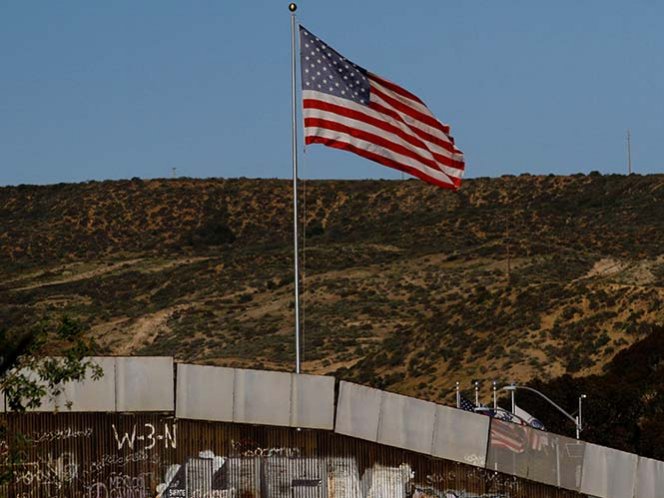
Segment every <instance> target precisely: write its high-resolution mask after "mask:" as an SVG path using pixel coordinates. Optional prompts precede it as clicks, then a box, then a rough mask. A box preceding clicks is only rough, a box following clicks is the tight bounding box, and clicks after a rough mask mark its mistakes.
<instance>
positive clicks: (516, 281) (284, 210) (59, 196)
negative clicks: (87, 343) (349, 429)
mask: <svg viewBox="0 0 664 498" xmlns="http://www.w3.org/2000/svg"><path fill="white" fill-rule="evenodd" d="M289 189H290V185H289V182H287V181H280V180H248V179H236V180H220V179H210V180H193V179H173V180H151V181H142V180H139V179H134V180H131V181H114V182H88V183H84V184H59V185H50V186H43V187H42V186H25V185H21V186H17V187H4V188H0V271H1V272H2V273H1V275H2V279H1V283H0V318H1V322H0V324H1V326H2V327H3V328H4V329H5V330H20V329H23V328H26V327H29V326H31V324H33V323H35V322H36V321H37V320H39V319H40V318H41V317H46V316H52V315H53V314H61V313H68V314H70V315H73V316H76V317H79V318H81V319H82V320H83V321H85V322H86V323H87V324H88V325H89V326H90V330H91V332H90V333H91V334H92V335H93V336H94V337H95V339H96V340H97V342H98V344H99V348H100V353H104V354H139V355H152V354H159V355H161V354H168V355H173V356H175V357H176V358H178V359H180V360H186V361H192V362H198V363H209V364H215V365H236V366H246V367H249V366H254V367H264V368H275V369H284V370H286V369H291V368H292V365H293V356H294V355H293V340H292V330H293V311H292V307H293V298H292V293H293V285H292V277H291V275H292V273H291V272H292V254H291V243H292V241H291V237H292V227H291V219H292V208H291V204H290V203H291V192H290V190H289ZM300 195H301V199H302V201H303V209H302V212H301V216H302V220H303V224H304V229H303V233H304V234H305V235H303V238H302V241H301V244H302V247H303V248H304V249H303V254H302V262H303V265H304V273H303V288H304V291H303V297H302V307H303V315H304V334H305V336H304V365H303V370H304V371H305V372H315V373H331V372H335V373H336V375H337V376H338V377H341V378H345V379H348V380H354V381H357V382H361V383H365V384H370V385H375V386H377V387H381V388H386V389H389V390H393V391H397V392H401V393H405V394H411V395H416V396H420V397H423V398H427V399H431V400H436V401H442V400H446V401H450V399H451V397H450V395H451V392H452V389H453V385H454V382H455V381H457V380H459V381H462V382H463V383H464V385H466V386H468V385H469V382H470V380H471V379H484V380H490V379H497V380H502V381H507V380H512V379H514V380H518V381H526V380H529V379H532V378H534V377H540V378H542V379H544V380H547V379H553V378H555V377H557V376H560V375H562V374H565V373H569V374H571V375H574V376H577V377H578V376H584V375H589V374H601V373H602V372H603V367H604V366H605V365H607V364H608V362H609V361H610V360H611V359H612V358H613V357H614V356H615V355H616V354H617V353H618V352H619V351H621V350H623V349H625V348H626V347H628V346H629V345H631V344H634V343H635V342H636V341H637V340H639V339H643V338H644V337H645V336H647V335H648V333H649V331H650V330H651V327H652V326H653V325H655V324H662V323H664V308H663V307H662V302H663V301H664V175H650V176H637V175H631V176H629V177H625V176H619V175H611V176H602V175H599V174H591V175H587V176H586V175H575V176H570V177H556V176H530V175H522V176H519V177H513V176H506V177H501V178H494V179H475V180H468V181H466V182H465V183H464V187H463V189H462V190H461V191H460V192H459V193H452V192H449V191H442V190H439V189H436V188H435V187H431V186H428V185H426V184H423V183H422V182H418V181H413V180H411V181H308V182H306V186H303V187H302V191H301V192H300ZM508 259H509V266H510V272H509V277H508V274H507V268H508ZM487 393H488V391H485V396H488V394H487Z"/></svg>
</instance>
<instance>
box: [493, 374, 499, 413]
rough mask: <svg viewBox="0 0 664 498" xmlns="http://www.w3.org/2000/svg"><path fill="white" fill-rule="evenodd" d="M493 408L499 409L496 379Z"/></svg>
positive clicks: (494, 382)
mask: <svg viewBox="0 0 664 498" xmlns="http://www.w3.org/2000/svg"><path fill="white" fill-rule="evenodd" d="M493 409H494V410H497V409H498V386H497V385H496V381H495V380H494V381H493Z"/></svg>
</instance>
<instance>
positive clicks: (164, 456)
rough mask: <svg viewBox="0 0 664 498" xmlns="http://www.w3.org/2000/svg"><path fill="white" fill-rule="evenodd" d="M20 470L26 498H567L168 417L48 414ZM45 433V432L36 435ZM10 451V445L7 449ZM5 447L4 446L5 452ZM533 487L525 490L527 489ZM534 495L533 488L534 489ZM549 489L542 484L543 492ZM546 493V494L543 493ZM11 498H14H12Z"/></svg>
mask: <svg viewBox="0 0 664 498" xmlns="http://www.w3.org/2000/svg"><path fill="white" fill-rule="evenodd" d="M39 417H42V415H39V416H38V417H37V416H35V417H33V418H32V419H31V420H32V422H30V424H27V422H26V423H25V426H21V425H20V424H21V423H23V422H22V420H23V419H20V418H19V417H14V418H12V419H9V421H10V424H9V425H10V426H11V424H12V423H13V424H15V425H14V426H12V427H13V429H12V430H17V431H23V433H24V434H26V436H27V437H26V441H27V445H26V447H25V450H24V451H23V450H22V453H21V454H20V455H19V456H20V458H19V461H16V460H12V461H10V460H9V459H8V458H7V453H8V452H6V451H4V452H2V453H0V467H1V469H0V470H4V471H7V470H10V471H11V482H10V483H9V484H8V485H6V486H4V488H2V489H0V496H12V497H17V498H65V497H66V498H155V497H158V498H522V497H524V496H528V498H549V497H551V498H563V497H569V498H572V497H577V496H579V495H576V494H574V493H572V492H564V491H562V490H553V491H550V490H547V489H544V488H543V487H541V486H540V488H541V489H542V490H543V491H541V492H539V491H538V493H537V494H535V493H532V492H531V490H532V489H535V488H533V486H536V485H535V484H533V483H530V484H528V483H525V481H523V480H520V479H519V478H517V477H513V476H509V475H506V474H501V473H498V472H495V471H492V470H487V469H485V468H481V467H475V466H470V465H465V464H462V463H453V462H445V461H442V460H436V459H431V458H430V457H426V456H423V455H418V454H416V453H410V452H406V451H402V450H396V449H392V448H389V447H385V446H381V445H377V444H374V443H369V442H365V441H360V440H354V439H352V438H346V437H344V436H339V435H337V434H334V433H330V432H327V431H301V432H298V431H294V430H292V429H286V428H256V427H250V426H241V425H233V424H221V423H208V422H196V421H182V420H178V421H177V423H176V421H175V420H174V419H173V418H170V417H167V416H160V415H155V414H153V415H145V416H142V415H119V414H94V415H91V416H89V417H88V418H83V417H82V418H81V419H82V421H85V422H87V424H84V423H82V422H81V423H77V421H78V419H77V417H76V415H73V414H69V415H67V414H57V415H53V414H43V418H39ZM36 427H38V429H35V428H36ZM0 443H1V442H0ZM1 446H2V445H1V444H0V447H1ZM524 486H525V487H524ZM528 486H530V487H528ZM537 486H539V485H537ZM540 488H537V489H540ZM3 493H4V494H3Z"/></svg>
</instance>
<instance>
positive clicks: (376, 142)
mask: <svg viewBox="0 0 664 498" xmlns="http://www.w3.org/2000/svg"><path fill="white" fill-rule="evenodd" d="M300 57H301V64H300V67H301V70H302V100H303V108H304V136H305V143H307V144H313V143H320V144H324V145H327V146H329V147H335V148H337V149H344V150H348V151H351V152H354V153H356V154H359V155H360V156H363V157H366V158H368V159H371V160H372V161H376V162H378V163H380V164H383V165H384V166H389V167H391V168H395V169H398V170H400V171H403V172H405V173H408V174H411V175H413V176H416V177H418V178H420V179H422V180H424V181H426V182H429V183H432V184H434V185H438V186H439V187H442V188H450V189H454V190H456V189H458V188H459V186H460V185H461V178H462V177H463V172H464V158H463V153H462V152H461V151H460V150H459V149H457V147H456V146H455V145H454V139H453V138H452V136H451V135H450V127H449V126H447V125H444V124H442V123H441V122H440V121H438V120H437V119H436V118H435V116H434V115H433V114H432V113H431V111H430V110H429V109H428V108H427V106H426V105H425V104H424V102H422V101H421V100H420V99H419V98H418V97H416V96H415V95H413V94H412V93H410V92H409V91H407V90H404V89H403V88H401V87H400V86H398V85H395V84H394V83H392V82H390V81H388V80H386V79H384V78H381V77H379V76H377V75H375V74H373V73H370V72H369V71H367V70H366V69H364V68H362V67H360V66H358V65H357V64H354V63H353V62H351V61H349V60H348V59H346V58H345V57H343V56H342V55H341V54H339V53H338V52H337V51H336V50H334V49H333V48H331V47H330V46H329V45H327V44H326V43H324V42H323V41H322V40H321V39H320V38H317V37H316V36H315V35H314V34H312V33H311V32H310V31H307V29H305V28H304V27H303V26H300Z"/></svg>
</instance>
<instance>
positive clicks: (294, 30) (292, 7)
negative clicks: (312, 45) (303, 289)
mask: <svg viewBox="0 0 664 498" xmlns="http://www.w3.org/2000/svg"><path fill="white" fill-rule="evenodd" d="M288 10H289V11H290V13H291V101H292V105H293V108H292V113H291V114H292V123H291V124H292V128H293V130H292V132H293V133H292V143H291V145H292V148H291V154H292V156H293V251H294V258H293V259H294V261H295V271H294V273H295V275H294V282H295V373H300V265H299V261H298V249H297V92H296V89H295V85H296V74H295V71H296V68H297V63H296V57H297V54H296V43H295V36H296V33H297V23H296V21H295V11H296V10H297V5H296V4H295V3H290V4H289V5H288Z"/></svg>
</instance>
